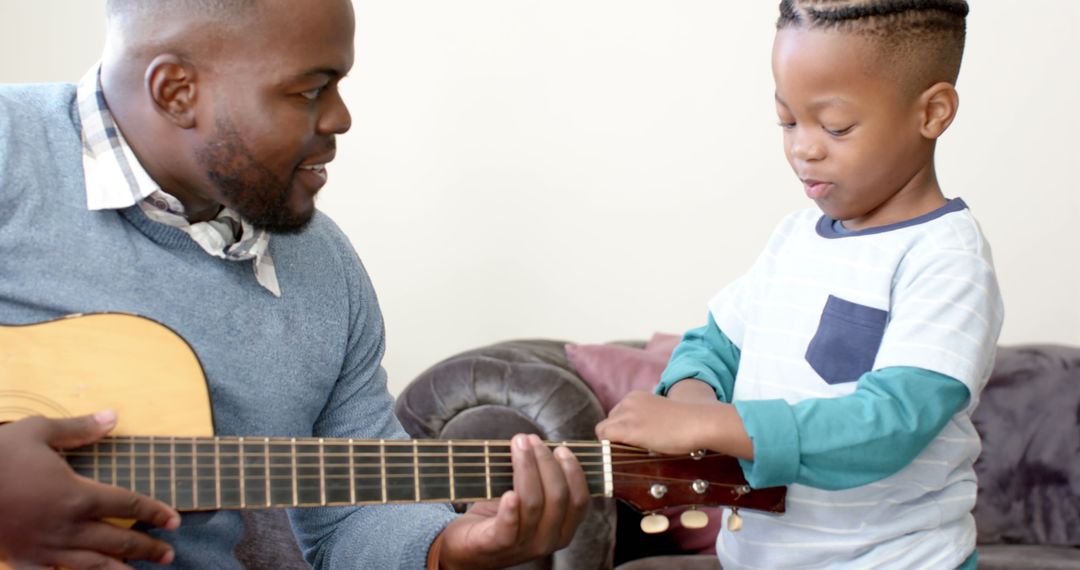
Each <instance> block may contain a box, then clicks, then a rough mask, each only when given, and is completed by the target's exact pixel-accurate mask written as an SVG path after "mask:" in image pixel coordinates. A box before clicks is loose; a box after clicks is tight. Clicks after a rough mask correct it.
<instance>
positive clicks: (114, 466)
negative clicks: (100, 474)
mask: <svg viewBox="0 0 1080 570" xmlns="http://www.w3.org/2000/svg"><path fill="white" fill-rule="evenodd" d="M110 447H111V448H112V454H111V455H112V481H110V482H111V483H112V484H113V485H115V484H116V481H117V478H116V443H113V444H111V445H110Z"/></svg>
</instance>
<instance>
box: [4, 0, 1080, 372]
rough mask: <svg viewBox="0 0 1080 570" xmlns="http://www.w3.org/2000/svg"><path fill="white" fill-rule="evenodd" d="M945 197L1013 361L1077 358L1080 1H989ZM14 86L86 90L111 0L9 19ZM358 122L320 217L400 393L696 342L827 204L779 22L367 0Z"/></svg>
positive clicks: (760, 11)
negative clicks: (791, 96) (965, 215)
mask: <svg viewBox="0 0 1080 570" xmlns="http://www.w3.org/2000/svg"><path fill="white" fill-rule="evenodd" d="M972 4H973V12H972V15H971V16H970V18H969V29H970V31H969V42H968V51H967V56H966V60H965V64H964V69H963V72H962V76H961V79H960V84H959V87H960V91H961V97H962V106H961V112H960V116H959V119H958V120H957V122H956V123H955V124H954V125H953V127H952V129H951V130H950V132H949V133H947V134H946V136H945V138H944V139H943V141H942V143H941V145H940V146H939V155H938V158H939V160H938V165H939V175H940V179H941V181H942V184H943V187H944V188H945V190H946V193H947V194H948V195H950V196H962V197H964V199H965V200H966V201H967V202H968V204H970V205H971V207H972V209H973V211H974V212H975V214H976V215H977V216H978V217H979V218H980V219H981V221H982V224H983V229H984V231H985V232H986V234H987V235H988V237H989V238H990V241H991V243H992V244H993V247H994V253H995V258H996V261H997V267H998V271H999V276H1000V279H1001V283H1002V287H1003V290H1004V293H1005V302H1006V310H1007V318H1006V322H1005V329H1004V332H1003V334H1002V342H1004V343H1021V342H1046V341H1048V342H1061V343H1080V302H1078V292H1080V230H1078V226H1080V195H1078V192H1077V190H1078V187H1077V186H1078V185H1077V174H1076V161H1077V160H1078V159H1077V151H1078V150H1080V148H1078V147H1080V145H1078V143H1077V142H1076V140H1077V138H1076V137H1077V133H1078V132H1080V112H1077V111H1076V108H1075V107H1076V105H1077V104H1078V102H1080V73H1078V72H1077V71H1076V63H1075V60H1076V57H1077V56H1078V55H1080V34H1077V33H1075V30H1074V26H1075V23H1076V22H1078V21H1080V3H1078V2H1074V1H1073V0H1029V1H1027V2H1019V1H1016V0H1013V1H1006V0H998V1H995V2H985V1H980V0H975V1H973V2H972ZM0 6H2V10H0V53H4V54H5V55H4V57H3V61H2V62H0V81H4V82H11V81H42V80H70V81H75V80H77V79H78V78H79V77H80V76H81V74H82V73H83V71H84V70H85V69H86V68H88V67H89V66H90V65H91V64H92V63H93V62H94V60H95V59H96V56H97V53H98V51H99V50H100V47H101V44H102V36H101V34H102V20H103V17H102V11H103V6H104V1H103V0H35V1H34V2H25V1H21V0H0ZM356 7H357V15H358V37H357V65H356V68H355V69H354V70H353V73H352V75H351V77H350V78H349V79H348V80H346V82H345V83H344V85H343V88H344V89H345V91H346V96H347V101H348V103H349V105H350V107H351V109H352V111H353V115H354V121H353V123H354V127H353V130H352V132H351V133H349V134H348V135H346V136H345V137H343V139H342V140H341V144H340V152H339V154H338V156H339V159H338V161H337V162H336V163H334V164H333V165H331V183H330V185H329V186H328V188H327V189H326V190H324V192H323V194H322V196H323V198H322V201H321V203H320V205H321V207H322V208H323V209H324V210H325V211H327V212H328V213H329V214H330V215H331V216H333V217H334V218H335V219H336V220H337V221H338V223H339V224H340V225H341V226H342V227H343V228H344V229H345V231H346V232H347V233H348V234H349V236H350V238H351V239H352V241H353V243H354V245H355V246H356V248H357V250H358V251H359V252H360V255H361V257H362V258H363V259H364V260H365V263H366V264H367V267H368V270H369V271H370V273H371V275H372V277H373V279H374V281H375V285H376V287H377V289H378V291H379V295H380V298H381V301H382V305H383V309H384V312H385V316H386V321H387V329H388V334H389V338H388V342H389V351H388V354H387V358H386V366H387V368H388V370H389V372H390V376H391V389H392V390H393V391H394V392H395V393H396V392H397V391H398V390H400V388H401V386H403V385H404V384H405V383H406V382H408V381H409V380H410V379H411V378H412V377H414V376H415V375H416V374H417V373H419V372H420V371H422V370H423V369H424V368H426V367H427V366H429V365H430V364H432V363H434V362H435V361H437V360H439V359H441V358H444V357H446V356H449V355H451V354H453V353H455V352H457V351H460V350H463V349H466V348H471V347H475V346H478V345H481V344H485V343H491V342H495V341H498V340H501V339H506V338H514V337H553V338H563V339H568V340H574V341H584V342H599V341H605V340H611V339H622V338H641V337H646V336H648V335H650V334H651V333H652V332H654V331H669V332H681V331H682V330H683V329H686V328H688V327H692V326H697V325H698V324H699V323H700V322H702V320H703V319H704V316H705V305H704V303H705V301H706V299H707V298H708V297H709V296H710V295H711V294H712V293H713V292H714V291H715V290H717V289H718V288H719V287H721V286H722V285H723V284H725V283H726V282H728V281H729V280H731V279H733V278H735V277H736V276H737V275H739V274H740V273H741V272H742V271H743V270H745V269H746V268H747V266H748V265H749V264H750V263H751V261H752V260H753V259H754V257H755V256H756V255H757V252H758V251H759V249H760V247H761V246H762V245H763V243H764V240H765V239H766V237H767V236H768V233H769V232H770V230H771V229H772V227H773V225H774V224H775V223H776V222H777V221H778V220H779V218H780V217H781V216H782V215H783V214H785V213H786V212H788V211H790V210H792V209H795V208H801V207H804V206H808V205H810V203H809V202H808V201H807V200H806V199H805V198H804V197H803V195H802V191H801V187H800V186H799V184H798V183H797V182H796V180H795V178H794V176H792V175H791V174H790V172H789V170H788V167H787V165H786V163H785V162H784V159H783V156H782V152H781V147H780V130H779V128H778V127H776V126H775V123H776V117H775V113H774V110H773V103H772V90H773V86H772V77H771V74H770V70H769V50H770V46H771V42H772V26H773V21H774V19H775V12H776V2H773V1H770V2H761V1H755V2H741V3H733V2H723V3H721V2H716V1H714V0H669V1H666V2H659V1H655V0H652V1H644V0H454V1H453V2H447V1H446V0H357V2H356Z"/></svg>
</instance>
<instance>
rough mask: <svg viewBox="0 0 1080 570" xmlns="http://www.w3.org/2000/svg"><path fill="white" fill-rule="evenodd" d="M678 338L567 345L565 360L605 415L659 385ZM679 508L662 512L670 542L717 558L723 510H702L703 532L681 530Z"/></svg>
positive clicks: (658, 335) (664, 336)
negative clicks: (640, 345) (634, 394)
mask: <svg viewBox="0 0 1080 570" xmlns="http://www.w3.org/2000/svg"><path fill="white" fill-rule="evenodd" d="M680 340H681V337H680V336H679V335H673V334H664V333H656V334H654V335H653V336H652V338H651V339H649V342H648V343H646V345H645V348H634V347H630V346H623V345H619V344H568V345H566V358H567V359H568V360H569V361H570V364H571V365H572V366H573V367H574V370H576V371H577V373H578V375H579V376H581V378H582V380H584V381H585V383H586V384H588V385H589V387H590V388H592V391H593V393H595V394H596V398H597V399H598V400H600V406H601V407H602V408H603V409H604V413H605V414H607V413H609V412H610V411H611V409H612V408H614V407H615V404H618V403H619V400H622V399H623V397H624V396H626V395H627V394H628V393H630V392H631V391H633V390H650V391H651V390H652V389H653V388H655V387H656V385H657V383H659V382H660V374H661V373H663V372H664V368H665V367H666V366H667V363H668V360H669V359H670V358H671V353H672V351H674V350H675V346H676V345H678V344H679V341H680ZM684 510H686V509H685V508H682V507H677V508H671V509H665V510H664V511H663V514H664V515H666V516H667V517H668V520H669V521H670V523H671V527H670V528H669V529H668V530H667V532H668V533H670V534H671V537H672V540H673V541H674V542H675V543H676V544H678V545H679V546H680V547H681V548H682V550H683V551H684V552H693V553H698V554H716V535H717V534H718V533H719V532H720V527H721V526H722V521H721V520H720V519H721V518H722V517H721V514H722V512H723V509H720V508H715V507H707V508H703V509H701V510H702V511H703V512H705V514H707V515H708V517H709V524H708V525H707V526H706V527H705V528H700V529H688V528H683V526H682V524H681V523H680V522H679V515H680V514H681V513H682V512H683V511H684Z"/></svg>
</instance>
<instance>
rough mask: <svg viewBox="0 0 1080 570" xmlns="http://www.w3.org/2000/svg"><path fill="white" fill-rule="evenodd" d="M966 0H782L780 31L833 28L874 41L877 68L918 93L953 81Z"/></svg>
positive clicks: (961, 46)
mask: <svg viewBox="0 0 1080 570" xmlns="http://www.w3.org/2000/svg"><path fill="white" fill-rule="evenodd" d="M967 14H968V4H967V2H966V1H965V0H782V1H781V2H780V17H779V19H778V20H777V21H776V28H777V29H778V30H781V29H784V28H805V29H821V30H835V31H839V32H844V33H851V34H858V35H861V36H864V37H866V38H868V39H870V40H872V41H873V42H875V43H876V44H877V45H878V48H879V49H878V50H877V52H878V53H877V55H878V56H880V57H878V58H877V63H876V66H877V67H880V68H881V71H882V72H883V74H884V75H886V76H888V77H893V78H896V79H899V80H900V81H901V82H902V83H903V85H904V86H905V88H907V89H910V90H912V91H914V92H921V91H922V90H923V89H926V88H927V87H930V86H931V85H933V84H934V83H937V82H940V81H945V82H948V83H953V84H955V83H956V78H957V76H958V75H959V73H960V61H961V60H962V59H963V55H964V37H965V34H966V31H967V24H966V18H967Z"/></svg>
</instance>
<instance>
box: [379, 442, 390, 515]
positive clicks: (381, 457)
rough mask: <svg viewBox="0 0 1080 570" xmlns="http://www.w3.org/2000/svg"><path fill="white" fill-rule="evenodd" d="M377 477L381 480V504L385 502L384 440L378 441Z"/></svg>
mask: <svg viewBox="0 0 1080 570" xmlns="http://www.w3.org/2000/svg"><path fill="white" fill-rule="evenodd" d="M379 475H380V477H381V478H382V502H384V503H385V502H386V495H387V492H388V491H387V489H386V440H385V439H380V440H379Z"/></svg>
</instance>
